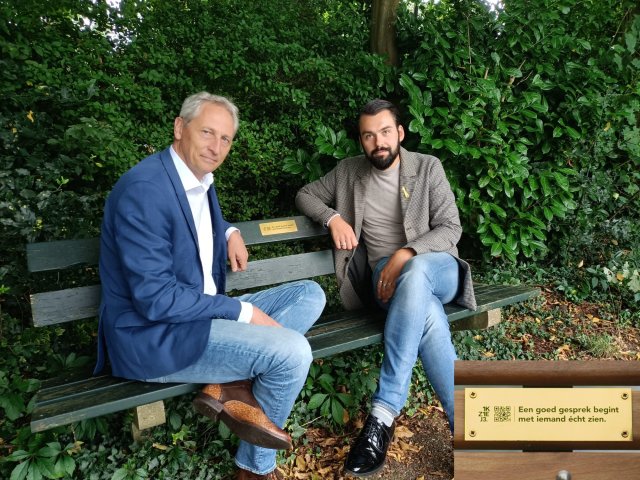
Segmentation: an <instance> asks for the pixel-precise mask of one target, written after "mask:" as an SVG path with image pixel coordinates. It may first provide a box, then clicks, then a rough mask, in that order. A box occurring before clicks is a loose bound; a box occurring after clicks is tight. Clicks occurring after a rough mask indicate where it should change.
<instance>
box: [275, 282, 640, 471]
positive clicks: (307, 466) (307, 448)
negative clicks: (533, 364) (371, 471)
mask: <svg viewBox="0 0 640 480" xmlns="http://www.w3.org/2000/svg"><path fill="white" fill-rule="evenodd" d="M542 293H543V294H542V296H541V298H540V299H539V301H538V302H537V305H535V306H534V307H533V308H531V309H527V310H528V311H527V313H525V314H522V312H519V311H515V312H512V313H510V314H508V315H506V318H504V320H503V323H504V324H505V325H508V328H507V330H506V331H505V332H504V337H503V340H505V341H508V342H512V343H513V344H514V345H515V344H519V348H521V350H524V351H525V352H527V353H528V354H531V355H532V356H533V357H534V358H553V359H555V360H557V361H568V360H576V359H580V360H589V359H616V360H630V361H640V328H638V325H637V323H636V324H633V323H628V324H625V322H621V321H620V319H618V318H616V317H615V313H611V308H610V305H598V304H595V303H587V302H583V303H580V304H574V303H571V302H569V301H567V300H566V299H564V297H562V296H560V295H558V294H556V293H555V292H554V291H553V289H551V288H545V287H543V288H542ZM488 334H490V333H489V332H478V333H477V334H476V335H479V336H487V335H488ZM534 334H535V335H534ZM494 355H495V354H494V353H493V352H491V350H490V349H487V350H486V351H484V352H483V356H484V357H485V358H487V359H488V360H489V361H490V359H492V358H494ZM363 421H364V417H363V416H362V417H360V418H358V419H357V420H356V421H354V422H352V424H351V428H350V429H348V430H347V431H346V432H345V434H344V435H342V436H336V435H335V434H333V433H331V432H330V431H328V430H325V429H320V428H310V429H308V430H307V432H306V435H305V436H304V437H303V439H301V441H300V442H299V443H300V445H299V446H298V447H297V448H296V450H295V457H290V458H291V460H290V461H288V462H287V463H286V464H284V465H281V467H280V468H281V471H282V472H283V473H284V474H285V477H286V478H289V479H302V480H320V479H322V480H325V479H326V480H340V479H343V478H345V476H344V473H343V471H342V465H343V463H344V460H345V458H346V455H347V453H348V451H349V444H350V441H351V439H352V438H353V437H355V435H356V434H357V432H358V431H359V429H360V428H361V427H362V423H363ZM369 478H372V479H373V480H450V479H452V478H453V447H452V438H451V433H450V431H449V425H448V423H447V421H446V418H445V416H444V413H443V412H442V409H441V408H439V407H438V406H435V405H425V406H423V407H422V408H418V409H417V412H416V414H414V415H413V416H411V417H408V416H406V415H403V416H401V417H400V418H399V420H398V427H397V429H396V435H395V438H394V441H393V443H392V445H391V447H390V450H389V454H388V461H387V463H386V465H385V467H384V469H383V470H382V472H381V473H380V474H378V475H376V476H373V477H369Z"/></svg>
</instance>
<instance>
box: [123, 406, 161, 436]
mask: <svg viewBox="0 0 640 480" xmlns="http://www.w3.org/2000/svg"><path fill="white" fill-rule="evenodd" d="M166 421H167V417H166V415H165V412H164V402H163V401H162V400H159V401H157V402H153V403H147V404H146V405H140V406H139V407H136V408H135V412H134V415H133V423H132V424H131V434H132V436H133V441H134V442H138V441H140V440H142V439H143V437H144V430H147V429H149V428H151V427H155V426H158V425H162V424H163V423H165V422H166Z"/></svg>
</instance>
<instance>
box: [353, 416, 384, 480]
mask: <svg viewBox="0 0 640 480" xmlns="http://www.w3.org/2000/svg"><path fill="white" fill-rule="evenodd" d="M395 428H396V422H393V424H392V425H391V426H390V427H387V426H386V425H385V424H384V423H382V422H381V421H380V420H378V419H377V418H376V417H374V416H373V415H369V416H368V417H367V421H366V422H365V424H364V427H363V428H362V431H361V432H360V435H358V438H357V439H356V441H355V443H354V444H353V446H352V447H351V450H350V451H349V455H348V456H347V461H346V462H345V464H344V470H345V472H346V473H348V474H350V475H353V476H354V477H366V476H368V475H373V474H374V473H376V472H377V471H379V470H380V469H381V468H382V467H384V461H385V459H386V458H387V449H388V448H389V444H390V443H391V440H392V439H393V432H394V430H395Z"/></svg>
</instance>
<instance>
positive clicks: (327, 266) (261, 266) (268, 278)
mask: <svg viewBox="0 0 640 480" xmlns="http://www.w3.org/2000/svg"><path fill="white" fill-rule="evenodd" d="M332 273H334V269H333V253H332V252H331V250H323V251H320V252H309V253H300V254H297V255H287V256H284V257H277V258H268V259H266V260H256V261H254V262H249V264H248V265H247V269H246V270H245V271H244V272H229V273H228V274H227V291H232V290H245V289H249V288H256V287H264V286H266V285H274V284H278V283H285V282H291V281H294V280H302V279H305V278H311V277H318V276H321V275H330V274H332Z"/></svg>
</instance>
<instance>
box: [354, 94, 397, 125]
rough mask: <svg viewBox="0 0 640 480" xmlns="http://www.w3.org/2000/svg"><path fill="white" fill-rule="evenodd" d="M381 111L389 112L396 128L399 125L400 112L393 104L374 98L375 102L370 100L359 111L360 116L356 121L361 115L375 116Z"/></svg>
mask: <svg viewBox="0 0 640 480" xmlns="http://www.w3.org/2000/svg"><path fill="white" fill-rule="evenodd" d="M383 110H389V111H390V112H391V115H393V119H394V121H395V122H396V126H398V125H400V110H398V107H396V106H395V105H394V104H393V103H391V102H388V101H387V100H382V99H380V98H376V99H375V100H371V101H370V102H369V103H367V104H366V105H365V106H364V107H362V110H360V115H359V116H358V121H360V118H362V116H363V115H377V114H378V113H380V112H381V111H383Z"/></svg>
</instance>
